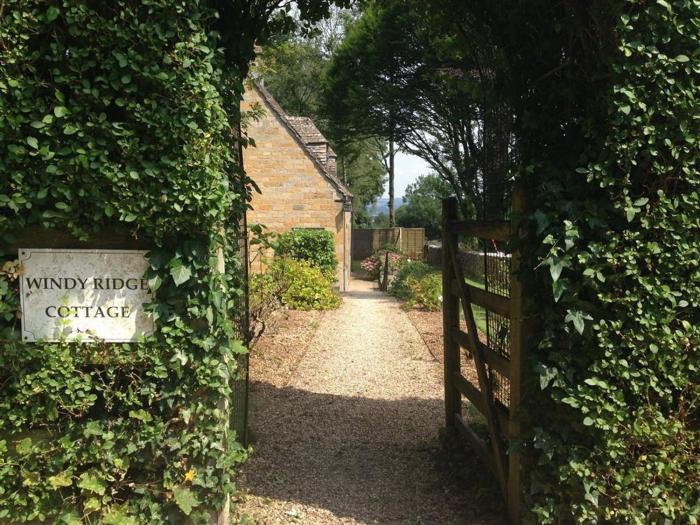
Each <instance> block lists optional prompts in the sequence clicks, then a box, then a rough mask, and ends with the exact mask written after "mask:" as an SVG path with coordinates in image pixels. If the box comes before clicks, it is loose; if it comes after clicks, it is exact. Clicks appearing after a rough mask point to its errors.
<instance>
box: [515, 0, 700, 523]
mask: <svg viewBox="0 0 700 525" xmlns="http://www.w3.org/2000/svg"><path fill="white" fill-rule="evenodd" d="M534 4H538V2H534ZM539 4H541V5H540V6H539V7H540V8H539V9H537V8H536V7H537V6H536V5H534V6H533V5H529V6H527V7H526V8H523V10H521V11H515V12H513V13H512V16H513V21H512V23H513V26H512V27H505V28H503V29H504V30H505V31H510V33H509V38H512V42H510V45H511V47H510V48H509V53H510V54H509V59H510V60H511V62H510V66H511V67H512V69H511V70H510V71H511V72H512V73H513V76H512V77H511V80H512V81H513V84H512V89H513V90H514V92H516V93H517V95H514V96H512V98H511V100H512V101H513V107H514V108H515V112H516V114H517V115H518V117H519V118H518V121H517V133H518V135H519V137H520V139H521V140H520V141H519V146H518V147H519V155H520V156H521V159H522V161H523V164H522V177H523V180H525V181H526V184H524V186H525V187H526V188H527V190H528V192H529V197H528V202H529V203H530V205H531V210H530V213H531V215H530V217H531V219H532V221H531V231H530V235H531V236H530V240H531V241H534V242H532V243H531V244H529V245H523V248H524V249H526V250H528V246H529V247H530V248H532V249H530V250H529V251H528V252H527V253H526V259H528V265H529V266H530V267H532V268H538V270H537V271H536V272H535V273H534V274H532V273H530V274H524V276H523V277H524V278H526V279H527V282H526V287H527V290H529V296H530V304H529V312H530V314H529V315H530V320H531V324H532V326H533V328H534V334H535V336H536V337H535V340H534V342H535V346H534V348H533V349H532V354H531V358H532V362H531V364H532V369H533V371H534V372H535V374H536V376H535V380H536V384H534V385H531V389H530V394H529V395H528V397H527V399H526V401H527V406H528V408H529V416H528V424H529V425H528V426H529V428H530V429H531V430H532V433H531V435H529V436H528V440H527V441H526V442H525V443H524V445H525V446H526V447H528V448H527V449H526V450H527V451H528V454H527V457H528V458H530V461H529V462H528V464H527V465H526V466H527V480H528V481H527V495H528V497H529V505H530V508H531V509H533V510H534V513H535V515H536V521H538V522H542V523H554V522H559V521H558V520H560V519H564V520H573V521H576V522H580V523H602V522H604V523H697V521H698V520H699V519H700V430H699V426H698V416H699V414H698V409H699V407H700V387H699V384H700V381H699V380H700V372H699V369H700V359H699V358H700V355H699V353H700V352H699V349H700V166H699V162H698V161H699V160H700V148H699V147H698V140H699V139H700V119H698V114H700V100H699V99H698V92H699V90H700V83H699V79H700V75H699V74H700V69H699V66H698V64H699V63H700V4H698V2H696V1H693V0H678V1H668V2H667V1H666V0H657V1H643V0H624V1H615V2H598V1H596V2H590V3H589V4H587V5H586V6H584V5H583V4H581V5H579V6H578V7H573V5H569V6H564V5H562V6H560V7H556V8H551V9H550V7H551V4H550V3H548V2H539ZM519 28H522V29H519ZM516 37H517V38H516ZM523 50H527V51H523ZM543 290H544V292H543Z"/></svg>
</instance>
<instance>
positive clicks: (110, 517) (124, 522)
mask: <svg viewBox="0 0 700 525" xmlns="http://www.w3.org/2000/svg"><path fill="white" fill-rule="evenodd" d="M103 523H104V525H136V520H135V519H134V518H131V517H129V516H128V515H127V514H126V512H125V511H124V510H123V509H114V508H113V509H111V510H110V511H109V513H107V514H106V515H105V517H104V518H103Z"/></svg>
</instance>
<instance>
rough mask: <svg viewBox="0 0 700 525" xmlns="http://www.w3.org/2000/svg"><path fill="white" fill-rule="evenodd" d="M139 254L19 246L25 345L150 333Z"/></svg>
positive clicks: (133, 338) (127, 338)
mask: <svg viewBox="0 0 700 525" xmlns="http://www.w3.org/2000/svg"><path fill="white" fill-rule="evenodd" d="M145 253H146V252H144V251H136V250H44V249H29V248H20V250H19V256H18V259H19V262H20V265H21V268H22V270H23V273H22V275H21V276H20V294H21V304H22V339H23V340H24V341H40V340H44V341H59V340H64V339H65V340H75V339H80V340H81V341H89V340H94V341H109V342H128V341H137V340H138V339H139V338H140V336H142V335H147V334H152V333H153V331H154V323H153V319H152V318H151V317H150V316H149V315H148V314H147V313H146V312H145V311H144V303H148V302H150V301H151V292H150V290H149V288H148V281H147V280H146V279H144V278H143V275H144V274H145V272H146V269H147V268H148V261H147V260H146V258H145V257H144V254H145Z"/></svg>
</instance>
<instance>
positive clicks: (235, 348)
mask: <svg viewBox="0 0 700 525" xmlns="http://www.w3.org/2000/svg"><path fill="white" fill-rule="evenodd" d="M231 352H233V353H234V354H245V353H246V352H248V349H247V348H246V347H245V345H244V344H243V343H241V342H240V341H234V342H233V343H231Z"/></svg>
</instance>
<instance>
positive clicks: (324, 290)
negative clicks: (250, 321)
mask: <svg viewBox="0 0 700 525" xmlns="http://www.w3.org/2000/svg"><path fill="white" fill-rule="evenodd" d="M268 274H269V278H270V279H272V280H273V281H274V282H275V283H277V284H276V285H275V286H277V289H278V290H279V291H280V293H281V300H282V303H283V304H284V305H285V306H287V307H288V308H291V309H292V310H331V309H333V308H337V307H338V306H340V303H341V299H340V296H339V295H338V294H336V293H335V292H334V291H333V289H332V286H333V281H332V279H330V278H329V277H328V276H326V275H324V273H323V272H322V271H321V269H320V268H318V267H316V266H314V265H313V264H311V263H310V262H309V261H303V260H296V259H290V258H286V257H279V258H277V259H276V260H275V262H274V264H273V265H272V268H270V271H269V272H268Z"/></svg>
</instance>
